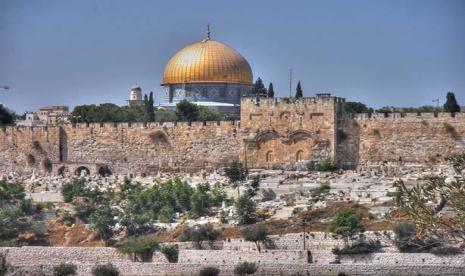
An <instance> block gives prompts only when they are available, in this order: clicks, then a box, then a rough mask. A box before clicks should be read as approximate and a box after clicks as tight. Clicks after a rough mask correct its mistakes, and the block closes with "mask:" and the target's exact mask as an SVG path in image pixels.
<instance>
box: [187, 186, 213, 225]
mask: <svg viewBox="0 0 465 276" xmlns="http://www.w3.org/2000/svg"><path fill="white" fill-rule="evenodd" d="M208 191H210V186H209V185H208V183H207V184H198V185H197V187H196V189H195V191H194V193H193V194H192V197H191V203H192V210H191V212H192V216H193V217H194V218H198V217H201V216H203V215H206V214H208V212H209V209H208V207H210V195H209V194H208Z"/></svg>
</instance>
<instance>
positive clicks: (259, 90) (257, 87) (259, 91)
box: [250, 78, 267, 97]
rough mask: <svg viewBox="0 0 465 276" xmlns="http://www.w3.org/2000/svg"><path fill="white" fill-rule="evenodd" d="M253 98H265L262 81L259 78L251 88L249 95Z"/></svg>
mask: <svg viewBox="0 0 465 276" xmlns="http://www.w3.org/2000/svg"><path fill="white" fill-rule="evenodd" d="M250 94H251V95H253V96H261V97H266V95H267V93H266V88H265V85H264V84H263V81H262V79H261V78H258V79H257V80H256V81H255V83H254V85H253V88H252V91H251V93H250Z"/></svg>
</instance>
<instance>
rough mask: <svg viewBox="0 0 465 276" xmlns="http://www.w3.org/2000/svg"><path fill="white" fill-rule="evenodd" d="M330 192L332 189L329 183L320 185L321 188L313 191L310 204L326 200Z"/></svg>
mask: <svg viewBox="0 0 465 276" xmlns="http://www.w3.org/2000/svg"><path fill="white" fill-rule="evenodd" d="M330 190H331V187H330V186H329V183H328V182H322V183H320V186H318V187H317V188H315V189H313V190H311V192H310V199H309V203H310V204H311V205H313V204H315V203H317V202H318V201H323V200H325V199H326V196H327V195H328V194H329V191H330Z"/></svg>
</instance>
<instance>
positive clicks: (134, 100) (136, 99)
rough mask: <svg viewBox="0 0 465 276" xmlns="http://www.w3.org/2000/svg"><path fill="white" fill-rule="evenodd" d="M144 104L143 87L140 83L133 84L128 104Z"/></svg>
mask: <svg viewBox="0 0 465 276" xmlns="http://www.w3.org/2000/svg"><path fill="white" fill-rule="evenodd" d="M143 104H144V101H143V100H142V89H141V88H140V86H138V85H136V86H133V87H132V88H131V92H130V94H129V100H128V105H129V106H141V105H143Z"/></svg>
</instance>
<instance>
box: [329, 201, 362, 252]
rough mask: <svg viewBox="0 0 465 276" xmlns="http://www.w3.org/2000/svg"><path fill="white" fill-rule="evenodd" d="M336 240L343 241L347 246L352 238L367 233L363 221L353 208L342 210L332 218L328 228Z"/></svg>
mask: <svg viewBox="0 0 465 276" xmlns="http://www.w3.org/2000/svg"><path fill="white" fill-rule="evenodd" d="M326 230H327V231H328V232H330V233H331V234H332V235H333V237H334V238H336V239H343V240H344V244H345V245H346V246H347V244H348V241H349V239H350V238H353V237H354V236H355V235H358V234H360V233H363V232H365V227H364V226H363V224H362V221H361V219H360V217H359V215H357V213H356V212H355V210H354V209H353V208H341V209H339V210H338V211H337V212H336V214H335V215H334V216H333V217H332V218H331V221H330V223H329V224H328V227H327V228H326Z"/></svg>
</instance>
